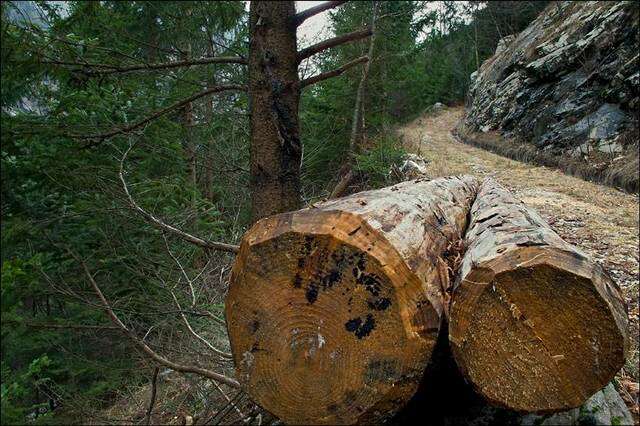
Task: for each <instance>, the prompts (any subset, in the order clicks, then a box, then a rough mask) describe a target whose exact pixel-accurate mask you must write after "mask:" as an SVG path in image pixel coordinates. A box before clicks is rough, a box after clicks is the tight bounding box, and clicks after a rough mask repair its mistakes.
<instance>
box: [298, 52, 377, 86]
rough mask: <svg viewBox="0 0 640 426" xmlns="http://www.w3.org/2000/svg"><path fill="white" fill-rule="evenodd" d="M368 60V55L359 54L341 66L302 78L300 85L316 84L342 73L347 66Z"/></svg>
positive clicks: (353, 65) (350, 66) (351, 66)
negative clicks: (356, 57)
mask: <svg viewBox="0 0 640 426" xmlns="http://www.w3.org/2000/svg"><path fill="white" fill-rule="evenodd" d="M368 60H369V58H368V57H366V56H361V57H359V58H358V59H355V60H353V61H351V62H348V63H346V64H344V65H343V66H341V67H340V68H336V69H334V70H331V71H327V72H323V73H321V74H318V75H315V76H313V77H309V78H305V79H304V80H302V81H300V87H301V88H302V87H306V86H309V85H312V84H316V83H318V82H320V81H322V80H326V79H328V78H332V77H337V76H339V75H341V74H342V73H344V72H345V71H346V70H348V69H349V68H353V67H355V66H356V65H358V64H361V63H363V62H367V61H368Z"/></svg>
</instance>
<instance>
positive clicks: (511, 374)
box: [449, 179, 628, 412]
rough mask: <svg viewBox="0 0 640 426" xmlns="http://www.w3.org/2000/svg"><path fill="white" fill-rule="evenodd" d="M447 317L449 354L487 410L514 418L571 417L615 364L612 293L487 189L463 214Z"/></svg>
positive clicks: (621, 351)
mask: <svg viewBox="0 0 640 426" xmlns="http://www.w3.org/2000/svg"><path fill="white" fill-rule="evenodd" d="M469 226H470V227H469V230H468V231H467V234H466V237H465V244H466V246H467V251H466V253H465V256H464V258H463V260H462V264H461V267H460V271H459V274H458V277H457V279H456V282H455V283H454V292H453V298H452V304H451V308H450V311H449V341H450V344H451V349H452V353H453V355H454V358H455V360H456V362H457V364H458V366H459V367H460V369H461V371H462V373H463V374H464V375H465V376H466V378H467V380H468V381H469V382H470V383H472V384H473V385H474V387H475V389H476V390H477V391H478V392H479V393H480V394H482V395H483V396H484V397H485V398H486V399H487V400H489V401H490V402H491V403H494V404H496V405H500V406H504V407H507V408H510V409H514V410H518V411H528V412H553V411H559V410H566V409H569V408H573V407H577V406H579V405H581V404H582V403H583V402H584V401H585V400H587V399H588V398H589V397H590V396H591V395H593V394H594V393H595V392H597V391H598V390H600V389H601V388H602V387H604V386H605V385H606V384H607V383H608V382H609V381H610V380H611V379H612V378H613V377H614V375H615V374H616V373H617V372H618V370H619V369H620V368H621V367H622V365H623V363H624V357H625V352H626V350H627V345H628V332H627V327H626V325H627V315H626V308H625V305H624V302H623V300H622V298H621V296H620V292H619V289H618V288H617V286H616V285H615V284H614V283H613V282H612V281H611V279H610V278H609V277H608V276H607V275H606V274H605V272H604V271H603V270H602V269H601V268H600V266H598V265H597V264H595V263H594V262H592V261H590V260H589V258H588V257H587V256H586V255H585V254H584V253H582V252H581V251H580V250H578V249H577V248H576V247H574V246H572V245H570V244H568V243H566V242H565V241H563V240H562V239H561V238H560V237H559V236H558V235H557V234H556V233H555V232H554V231H553V230H552V229H551V228H550V227H549V225H547V224H546V223H545V221H544V220H543V219H542V218H541V217H540V216H539V215H538V214H537V213H536V212H534V211H533V210H531V209H529V208H527V207H526V206H525V205H524V204H523V203H522V202H520V201H518V200H517V199H515V198H514V197H513V195H511V194H510V193H509V192H508V191H507V190H506V189H504V188H503V187H501V186H500V185H498V184H497V183H496V182H495V181H493V180H491V179H489V180H486V181H485V182H484V183H483V184H482V186H481V188H480V191H479V193H478V196H477V198H476V200H475V202H474V204H473V207H472V209H471V223H470V225H469Z"/></svg>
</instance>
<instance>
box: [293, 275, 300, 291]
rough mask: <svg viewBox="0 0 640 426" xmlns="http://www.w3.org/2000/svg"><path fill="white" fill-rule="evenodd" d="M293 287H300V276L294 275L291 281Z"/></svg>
mask: <svg viewBox="0 0 640 426" xmlns="http://www.w3.org/2000/svg"><path fill="white" fill-rule="evenodd" d="M293 286H294V287H295V288H300V287H302V277H300V274H296V276H295V278H294V279H293Z"/></svg>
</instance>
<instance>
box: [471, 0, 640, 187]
mask: <svg viewBox="0 0 640 426" xmlns="http://www.w3.org/2000/svg"><path fill="white" fill-rule="evenodd" d="M639 16H640V14H639V5H638V3H636V2H600V1H598V2H554V3H551V4H550V5H549V6H548V7H547V8H546V9H545V10H544V11H543V12H542V14H541V15H540V16H539V17H538V18H537V19H535V20H534V21H533V22H532V23H531V24H530V25H529V26H528V27H527V28H526V29H525V30H524V31H523V32H521V33H520V34H518V35H512V36H508V37H505V38H504V39H503V40H501V42H500V44H499V45H498V47H497V49H496V52H495V54H494V56H492V57H491V58H489V59H488V60H487V61H485V62H484V63H483V64H482V66H481V67H480V69H479V70H478V71H477V72H475V73H474V74H472V76H471V78H472V81H473V82H472V85H471V89H470V92H469V103H468V109H467V114H466V118H465V122H464V127H463V128H464V129H465V132H467V134H468V136H469V138H471V139H473V138H474V132H475V139H476V140H478V139H479V140H483V136H484V140H485V144H484V145H487V142H486V140H487V135H482V134H483V133H484V134H490V133H492V132H498V133H499V135H500V136H501V137H502V138H503V139H502V140H500V141H493V142H492V143H491V145H493V147H494V148H496V149H495V150H497V151H504V150H505V149H504V147H500V146H499V145H500V144H514V143H526V144H527V145H528V144H531V145H530V147H529V148H534V149H535V151H536V153H535V155H533V156H534V157H537V158H546V159H547V161H543V163H544V162H549V161H551V160H549V159H550V158H554V159H556V160H557V159H558V158H564V159H566V160H565V161H568V162H571V163H572V164H574V166H572V167H573V169H579V170H583V171H584V170H586V169H588V168H590V169H593V170H590V171H589V172H588V173H584V172H583V173H582V174H583V175H585V177H598V176H599V177H601V179H600V180H605V181H607V180H608V181H609V182H608V183H612V184H614V185H616V186H623V187H625V188H627V189H631V190H637V187H638V178H637V167H638V166H637V164H638V152H637V149H638V148H637V143H638V135H637V129H638V108H639V107H640V101H639V94H640V70H639V66H640V60H639V56H638V52H639V51H640V47H639V42H640V40H639V36H638V26H639V23H638V20H639ZM511 151H513V150H511ZM522 151H523V150H522V149H520V150H518V152H522ZM524 151H526V152H528V153H529V154H531V149H528V150H524ZM528 157H531V155H528ZM556 160H554V161H556ZM558 161H559V160H558ZM580 161H582V162H584V163H585V164H587V165H588V167H586V168H585V167H575V163H576V162H580ZM551 162H553V161H551ZM555 165H559V164H555ZM578 174H580V173H578Z"/></svg>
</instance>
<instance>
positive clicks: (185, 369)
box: [69, 252, 240, 389]
mask: <svg viewBox="0 0 640 426" xmlns="http://www.w3.org/2000/svg"><path fill="white" fill-rule="evenodd" d="M69 253H70V254H71V256H73V257H74V258H75V259H76V261H78V262H79V263H80V265H81V266H82V269H83V270H84V273H85V275H86V276H87V278H88V279H89V282H90V283H91V286H92V287H93V291H94V292H95V293H96V295H97V296H98V298H99V299H100V302H102V307H103V309H104V311H105V312H106V313H107V315H108V316H109V319H111V322H113V323H114V324H115V325H116V326H118V327H120V329H121V330H122V332H123V333H124V334H125V335H126V336H127V337H128V338H129V340H131V341H132V342H133V343H134V344H135V345H136V346H138V347H139V348H140V349H141V350H142V351H143V352H144V353H145V354H147V355H148V356H149V357H150V358H151V359H153V360H154V361H156V362H157V363H159V364H162V365H164V366H165V367H168V368H170V369H172V370H175V371H179V372H182V373H194V374H198V375H200V376H202V377H206V378H208V379H211V380H215V381H217V382H220V383H224V384H226V385H228V386H231V387H233V388H237V389H239V388H240V383H238V381H237V380H235V379H232V378H230V377H227V376H225V375H222V374H220V373H216V372H215V371H211V370H207V369H206V368H202V367H198V366H192V365H183V364H178V363H176V362H173V361H170V360H168V359H167V358H165V357H163V356H162V355H160V354H158V353H157V352H156V351H154V350H153V349H151V348H150V347H149V346H148V345H147V344H146V343H144V342H143V341H142V340H140V339H139V338H138V336H136V335H135V333H133V332H132V331H131V330H129V328H128V327H127V326H126V325H125V324H124V323H123V322H122V321H121V320H120V318H119V317H118V315H117V314H116V313H115V312H114V310H113V309H112V308H111V305H110V304H109V302H108V301H107V299H106V298H105V297H104V294H103V293H102V290H100V287H99V286H98V283H96V280H95V279H94V278H93V275H92V274H91V271H89V268H88V267H87V264H86V263H85V262H84V260H82V259H80V258H79V257H77V256H76V255H75V254H74V253H73V252H69Z"/></svg>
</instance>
